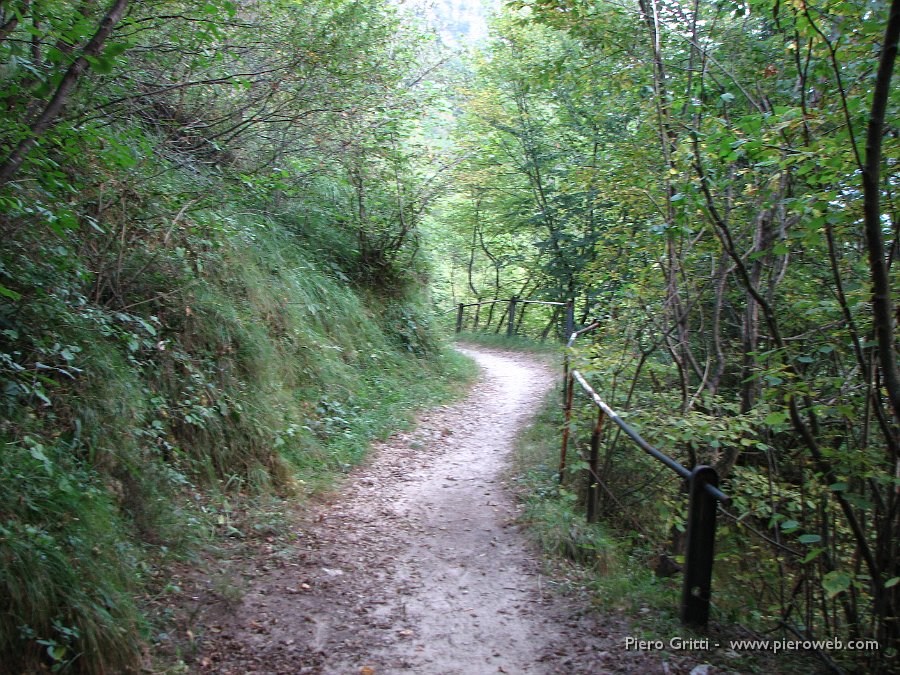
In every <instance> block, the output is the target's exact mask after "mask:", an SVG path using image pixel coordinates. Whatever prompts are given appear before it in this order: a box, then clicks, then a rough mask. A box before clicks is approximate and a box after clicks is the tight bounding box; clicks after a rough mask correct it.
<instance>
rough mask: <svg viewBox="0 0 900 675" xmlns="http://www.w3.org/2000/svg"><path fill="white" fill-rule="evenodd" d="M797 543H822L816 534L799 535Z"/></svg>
mask: <svg viewBox="0 0 900 675" xmlns="http://www.w3.org/2000/svg"><path fill="white" fill-rule="evenodd" d="M797 541H799V542H800V543H801V544H818V543H819V542H820V541H822V537H821V536H820V535H818V534H801V535H800V536H799V537H797Z"/></svg>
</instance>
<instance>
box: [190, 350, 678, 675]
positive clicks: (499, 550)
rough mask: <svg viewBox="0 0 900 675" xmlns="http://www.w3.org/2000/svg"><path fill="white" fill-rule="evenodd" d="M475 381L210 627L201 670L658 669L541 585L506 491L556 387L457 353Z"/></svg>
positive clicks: (498, 357) (329, 507)
mask: <svg viewBox="0 0 900 675" xmlns="http://www.w3.org/2000/svg"><path fill="white" fill-rule="evenodd" d="M463 351H464V352H465V353H466V354H468V355H469V356H471V357H472V358H474V359H476V361H477V362H478V364H479V365H480V367H481V369H482V378H481V380H480V382H479V383H478V384H477V385H476V386H475V387H474V389H473V391H472V393H471V394H470V395H469V396H468V397H467V398H466V399H465V400H463V401H460V402H459V403H457V404H455V405H452V406H441V407H439V408H436V409H433V410H432V411H430V412H428V413H426V414H425V415H423V416H421V417H420V421H419V425H418V427H417V428H416V429H415V430H414V431H411V432H408V433H406V434H399V435H396V436H394V437H392V438H391V439H390V440H389V441H387V442H385V443H383V444H380V445H379V446H378V447H376V448H375V450H374V451H373V453H372V456H371V460H370V462H369V464H368V465H367V466H363V467H360V468H359V469H357V470H355V471H354V472H353V474H352V475H351V477H350V480H349V481H348V483H347V485H346V486H345V488H344V489H343V490H342V495H341V496H340V497H338V498H336V499H335V500H334V501H333V502H332V503H330V504H325V505H323V506H321V507H320V508H319V509H318V510H317V512H316V513H314V515H313V517H312V518H311V520H310V522H309V523H308V524H307V525H306V526H304V527H303V528H302V530H301V531H300V532H299V534H300V535H301V539H300V541H301V543H300V544H299V545H298V546H297V547H296V548H294V549H291V550H289V551H287V552H285V553H282V554H280V555H279V556H277V557H276V558H274V559H271V560H268V561H266V567H267V568H269V569H268V571H267V572H265V573H264V574H262V575H261V576H260V577H259V578H258V579H257V580H255V581H254V582H253V584H252V585H251V587H250V588H249V589H248V592H247V593H246V594H245V595H244V597H243V599H242V602H241V603H240V604H239V605H238V606H237V608H236V609H235V610H234V611H233V612H232V613H229V614H227V615H223V616H222V617H220V618H219V621H218V623H217V624H216V625H215V626H211V627H210V629H209V630H208V632H207V634H206V637H205V639H204V641H203V650H202V653H201V655H202V658H200V659H198V663H199V664H200V671H201V672H216V673H241V674H243V673H291V674H294V673H336V674H337V673H340V674H351V673H362V674H364V675H373V674H379V675H380V674H382V673H415V674H416V675H430V674H434V675H437V674H440V675H451V674H458V675H480V674H481V673H485V674H487V673H566V674H572V673H604V672H617V673H619V672H640V673H649V672H664V671H665V670H667V668H666V666H665V665H663V664H661V663H660V662H659V661H657V660H656V659H653V658H651V657H650V656H648V655H647V654H640V653H633V652H625V651H624V650H623V649H622V637H623V633H624V631H625V630H626V629H625V627H623V625H622V624H621V620H619V619H615V618H610V619H608V622H609V623H608V624H606V625H600V623H599V622H600V621H601V619H599V618H598V617H596V616H595V615H591V614H584V613H583V611H579V608H578V607H576V606H574V605H573V604H571V602H570V601H567V600H565V599H562V598H561V597H559V596H558V595H556V594H554V592H552V591H550V590H548V583H547V580H546V579H544V578H543V577H542V575H541V571H540V562H539V553H538V552H537V551H536V550H534V548H533V546H532V545H531V544H529V542H528V541H527V540H526V538H525V536H524V535H523V534H522V533H521V532H520V531H519V527H518V526H517V525H516V524H515V520H516V505H515V503H514V501H513V499H512V497H511V495H510V494H509V491H508V490H506V489H505V487H504V486H503V477H504V474H505V471H504V469H505V462H506V461H507V455H508V454H509V453H510V451H511V450H512V439H513V437H514V435H515V432H516V431H517V430H518V429H520V428H521V427H522V426H523V425H524V424H526V423H527V421H528V419H529V418H530V416H531V415H533V414H534V412H535V411H536V409H537V407H538V406H539V405H540V403H541V401H542V399H543V397H544V395H545V393H546V392H547V391H549V389H550V388H551V387H552V386H554V384H555V383H556V382H557V378H556V377H555V374H554V373H552V372H551V371H550V369H549V368H547V367H546V366H544V365H542V364H540V363H538V362H536V361H534V360H533V359H530V358H528V357H527V356H524V355H522V354H513V353H506V352H497V351H491V350H486V349H482V348H478V349H475V348H467V349H464V350H463Z"/></svg>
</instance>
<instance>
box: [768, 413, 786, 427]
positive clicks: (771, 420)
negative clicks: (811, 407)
mask: <svg viewBox="0 0 900 675" xmlns="http://www.w3.org/2000/svg"><path fill="white" fill-rule="evenodd" d="M787 418H788V416H787V413H783V412H773V413H769V414H768V415H766V419H765V423H766V426H769V427H777V426H779V425H781V424H784V423H785V422H786V421H787Z"/></svg>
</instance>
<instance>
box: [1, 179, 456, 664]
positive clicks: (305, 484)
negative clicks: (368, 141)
mask: <svg viewBox="0 0 900 675" xmlns="http://www.w3.org/2000/svg"><path fill="white" fill-rule="evenodd" d="M157 187H159V186H157ZM234 207H235V205H234V204H231V205H229V204H226V205H225V206H223V207H221V208H219V209H212V208H210V209H208V210H205V211H198V212H194V213H193V214H192V216H191V220H190V222H189V223H187V224H186V225H185V226H184V227H181V228H178V230H177V231H176V232H175V233H173V230H174V229H175V228H174V227H173V228H171V229H169V233H168V234H165V232H164V231H162V232H161V231H159V229H158V228H157V229H156V230H155V231H154V230H152V229H151V228H149V227H147V228H146V230H145V231H143V232H141V237H140V238H139V239H138V240H137V243H136V244H135V245H133V246H130V247H129V248H128V249H127V250H125V249H124V248H123V249H120V250H118V251H116V250H115V247H113V249H112V251H113V253H112V254H110V255H107V256H106V257H105V258H104V257H103V256H102V255H100V254H99V253H98V247H99V246H100V245H102V243H103V238H102V237H101V235H100V234H99V233H96V232H92V231H90V229H87V230H86V231H78V232H77V233H75V232H69V233H67V234H68V239H67V240H64V241H54V238H53V237H51V238H50V240H49V241H50V244H49V245H48V244H47V241H48V239H47V238H46V237H39V236H37V235H30V234H29V233H27V232H24V233H23V232H19V233H17V238H16V240H15V241H14V242H12V244H11V245H10V247H9V248H8V249H7V251H6V252H5V254H4V260H3V264H4V270H3V271H4V273H5V277H6V278H7V279H14V280H16V281H17V283H11V282H10V281H8V280H7V281H6V282H5V283H6V285H7V287H9V288H14V289H16V294H17V295H18V294H20V295H21V297H17V298H14V299H11V298H7V299H6V302H5V303H4V307H3V312H2V323H3V325H2V328H3V344H2V346H3V350H2V351H3V352H4V354H3V356H4V358H5V359H6V361H5V363H6V365H7V366H8V368H6V369H5V371H4V373H5V378H6V379H5V387H6V396H5V402H4V405H5V408H6V410H5V415H4V418H5V419H4V421H3V422H2V425H0V439H2V442H3V447H4V450H3V453H4V457H3V462H2V464H0V595H2V598H0V599H2V605H3V608H4V611H3V613H2V615H0V663H3V664H4V667H5V668H7V669H9V670H8V671H6V670H5V671H4V672H23V671H28V670H29V669H34V668H36V667H38V665H39V664H41V663H43V664H44V666H47V667H51V668H55V669H56V670H57V671H63V672H66V671H69V670H71V671H76V672H126V671H129V670H130V669H132V668H135V667H137V666H138V665H139V663H140V662H141V660H142V658H143V657H142V650H143V649H144V646H145V645H146V644H147V643H148V641H149V640H150V639H151V636H152V635H155V632H154V631H153V629H152V628H153V627H152V625H151V623H150V622H149V621H148V619H147V615H146V607H145V604H144V601H145V599H146V598H149V597H150V596H153V597H155V598H156V599H157V600H158V598H159V595H160V594H161V593H163V594H164V593H166V592H170V591H171V592H173V593H175V592H177V589H174V588H171V587H170V586H169V585H167V584H166V582H165V581H164V579H165V577H166V574H165V569H166V566H167V565H168V564H170V563H172V562H173V561H175V560H184V559H188V558H191V557H192V556H194V555H196V554H197V553H198V552H199V551H202V550H204V549H209V547H210V546H211V545H214V544H215V542H216V540H217V538H219V537H225V536H230V535H234V534H235V531H234V530H235V528H234V527H233V524H232V523H231V521H230V516H229V514H230V513H231V512H232V510H233V509H234V508H235V504H236V503H237V502H238V501H241V500H243V501H244V502H245V503H247V504H251V505H252V503H253V502H254V500H265V499H267V498H272V497H279V496H280V497H282V498H288V499H291V500H298V499H303V498H304V497H305V496H307V495H309V494H312V493H315V492H317V491H320V490H322V489H325V488H327V487H328V486H329V485H331V484H332V483H333V479H334V477H335V476H337V475H339V474H340V473H341V472H343V471H345V470H346V469H348V468H349V467H350V466H352V465H353V464H354V463H356V462H358V461H359V460H360V459H361V458H362V457H363V455H364V453H365V451H366V448H367V445H368V443H369V442H370V441H371V440H372V439H375V438H380V437H384V436H385V435H387V434H388V433H390V432H391V431H392V430H394V429H395V428H397V426H398V425H402V424H404V423H405V421H406V420H409V419H410V417H411V412H412V411H413V410H414V409H416V408H419V407H422V406H426V405H429V404H430V403H433V402H435V401H438V400H442V399H444V398H446V397H448V396H450V395H451V394H452V392H453V390H454V388H455V387H457V386H458V384H459V383H460V382H462V381H463V380H465V379H466V378H467V377H470V376H471V375H472V372H471V369H470V368H471V367H470V366H469V365H468V362H466V361H465V360H464V359H462V357H460V356H458V355H456V354H454V353H452V351H451V350H448V349H446V348H445V347H444V346H443V345H442V344H441V343H440V341H438V340H437V339H436V338H435V335H434V334H433V332H432V330H431V328H430V326H429V318H428V314H427V312H426V311H425V310H424V309H423V307H424V301H423V300H422V299H417V298H416V297H415V293H416V292H415V285H414V284H411V285H410V286H409V287H408V289H407V290H405V291H402V292H396V290H395V291H394V292H392V293H386V292H378V291H376V290H372V289H371V288H366V287H363V286H361V285H359V284H352V283H350V282H349V279H348V276H347V274H345V272H348V273H349V269H348V268H345V269H342V264H344V262H345V258H346V257H347V255H348V254H347V250H346V249H344V248H342V247H343V246H344V245H345V244H346V243H347V242H343V241H341V240H339V239H336V238H335V236H334V235H333V234H332V233H329V232H327V231H325V230H324V229H322V230H314V229H311V228H310V226H309V225H308V224H306V225H305V226H302V227H301V226H300V225H298V222H300V221H301V219H300V217H299V216H298V217H296V218H294V217H293V216H292V215H291V214H290V213H283V214H280V215H279V216H277V217H265V216H263V215H252V214H244V215H238V216H235V215H234V214H233V211H232V210H231V209H234ZM304 228H305V229H304ZM124 231H125V226H124V225H123V233H124ZM130 234H131V233H130V232H129V235H130ZM124 236H125V235H124V234H123V240H124ZM107 245H108V244H107ZM98 261H99V263H98ZM101 265H102V266H105V267H102V266H101ZM10 371H14V376H11V375H10V374H9V373H10ZM248 526H249V527H252V519H251V521H248Z"/></svg>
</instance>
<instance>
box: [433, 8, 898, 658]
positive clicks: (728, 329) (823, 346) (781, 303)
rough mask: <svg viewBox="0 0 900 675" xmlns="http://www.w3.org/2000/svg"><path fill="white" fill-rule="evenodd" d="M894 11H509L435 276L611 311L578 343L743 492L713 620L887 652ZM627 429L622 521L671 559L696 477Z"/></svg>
mask: <svg viewBox="0 0 900 675" xmlns="http://www.w3.org/2000/svg"><path fill="white" fill-rule="evenodd" d="M894 4H895V5H896V4H897V3H894ZM889 13H890V17H891V18H890V21H888V16H889ZM898 27H900V16H898V8H897V7H893V8H891V7H889V6H888V5H887V4H886V3H882V2H855V1H852V0H851V1H847V2H833V3H824V4H823V3H818V4H815V3H805V2H804V3H779V2H769V1H768V0H766V1H761V2H757V1H756V0H751V1H750V2H717V3H700V2H680V1H673V2H669V1H665V2H659V1H657V0H636V1H635V2H633V3H615V2H604V1H601V2H595V1H581V0H571V1H570V0H534V1H532V0H522V1H520V2H514V3H512V5H511V6H509V7H507V9H506V11H505V12H504V13H503V15H502V16H501V17H500V18H499V19H498V21H497V22H496V24H495V26H494V33H493V40H492V42H490V44H489V45H488V46H487V47H486V48H485V50H484V51H483V53H482V54H481V55H480V56H476V59H475V61H474V63H473V66H472V67H473V74H472V77H471V78H470V83H469V85H468V87H467V89H466V90H465V92H464V94H465V105H464V118H463V120H462V121H461V123H460V134H459V135H460V139H461V140H460V142H461V143H462V144H463V145H465V146H466V147H468V148H469V150H470V152H469V154H468V155H467V158H466V161H465V165H464V168H463V170H462V171H461V172H460V173H461V176H460V179H459V180H460V183H459V189H458V190H457V191H456V192H455V194H454V195H453V196H452V197H451V198H448V200H447V202H446V212H445V213H446V214H447V215H446V217H445V219H444V221H443V222H444V223H445V224H446V227H447V228H449V229H451V230H452V232H453V233H454V234H453V235H452V236H453V237H454V239H453V241H452V243H449V244H447V245H446V246H447V248H448V249H449V248H454V247H455V248H456V249H457V250H458V251H459V252H458V253H457V255H456V256H455V258H454V257H451V256H448V262H447V264H446V265H445V267H444V269H443V276H442V279H441V281H442V284H443V285H441V286H439V288H440V289H441V291H442V292H443V293H444V297H446V299H447V300H448V301H449V300H451V299H452V301H454V302H461V301H471V299H483V298H492V297H494V298H496V297H500V298H504V297H509V296H510V295H522V294H525V293H527V294H532V295H538V296H540V295H543V296H544V297H552V298H553V299H572V300H574V301H575V302H576V305H577V307H578V312H577V314H578V315H579V318H580V320H581V321H582V322H586V321H587V320H588V319H589V318H593V317H596V318H598V319H600V321H601V322H602V324H603V328H602V329H601V330H600V331H599V332H598V334H597V335H596V337H595V340H594V343H593V344H589V345H587V346H584V345H583V346H582V347H580V348H579V349H578V358H579V359H580V360H581V364H582V365H581V367H582V369H583V370H584V371H585V372H589V373H591V376H592V378H593V379H594V381H595V383H596V386H597V388H598V390H599V391H600V392H601V393H602V394H603V396H604V397H605V398H606V399H607V400H608V401H609V402H610V403H611V404H613V406H614V407H616V408H618V409H620V410H622V411H623V412H624V413H626V414H627V415H628V416H629V418H630V419H631V420H632V421H633V422H634V423H636V424H637V425H638V426H639V427H641V428H642V429H643V430H644V432H645V433H646V435H647V436H648V437H649V438H651V439H652V440H654V441H656V442H657V443H659V445H660V446H661V447H663V448H664V449H665V450H666V451H669V452H672V453H674V454H676V455H677V456H678V457H679V458H680V459H681V460H683V461H684V462H685V463H686V464H688V465H690V466H693V465H697V464H711V465H714V466H715V467H716V468H717V469H718V471H719V473H720V474H721V475H722V476H724V477H727V479H728V480H727V482H726V485H727V488H728V490H729V491H730V492H731V493H732V494H734V495H735V500H734V504H733V506H732V507H731V508H730V509H729V513H728V515H723V518H725V522H726V524H727V526H726V528H725V530H724V536H723V537H722V539H721V541H720V547H719V555H718V562H717V571H716V578H717V581H716V589H717V590H716V600H715V602H716V603H717V605H718V607H719V610H720V613H719V616H720V617H721V618H725V619H728V620H739V621H742V622H744V623H746V624H748V625H750V626H752V627H753V628H755V629H764V630H780V631H783V632H784V633H785V634H786V635H788V636H790V637H795V636H815V637H826V638H827V637H830V636H842V637H845V638H847V637H875V638H877V639H878V640H880V641H881V645H882V649H881V651H879V652H878V653H877V654H872V655H869V656H865V657H861V658H871V663H870V665H871V666H879V667H887V666H886V664H887V663H888V661H885V659H888V660H889V659H892V658H895V657H896V654H897V649H898V647H900V632H898V623H897V621H898V615H900V614H898V612H900V583H898V582H900V568H898V560H900V558H898V555H897V553H898V551H897V546H898V543H900V493H898V482H897V467H898V466H900V464H898V461H900V456H898V441H900V436H898V415H900V408H898V405H900V402H898V398H897V396H898V393H900V391H898V389H897V366H896V358H895V356H896V343H895V335H894V323H895V317H894V312H895V305H894V304H893V303H894V299H895V295H896V291H897V288H898V283H897V282H898V277H897V269H898V264H897V255H898V246H900V236H898V234H900V232H898V228H900V222H898V219H897V209H898V206H900V203H898V201H897V199H898V195H897V185H898V184H897V181H898V174H897V171H898V168H900V162H898V160H900V152H898V151H900V141H898V138H900V131H898V129H897V128H896V120H897V119H898V113H900V97H898V88H897V87H896V86H894V87H890V85H889V79H890V74H891V71H892V68H893V64H892V62H891V59H892V58H893V56H894V55H895V53H896V46H897V45H896V40H897V30H898ZM448 304H449V303H448ZM492 319H494V320H495V317H492ZM481 321H482V325H483V321H484V317H481ZM587 426H588V428H589V427H590V424H588V425H587ZM607 433H608V435H607V437H606V440H605V445H604V450H603V452H604V453H605V458H604V461H603V472H602V475H601V477H600V480H601V481H602V482H603V483H604V489H603V491H602V492H603V494H604V500H605V505H604V508H605V510H606V513H607V515H608V517H610V518H612V519H614V520H617V521H618V522H619V523H620V524H622V525H625V526H626V527H627V528H628V529H632V530H634V531H635V532H636V534H637V535H639V536H640V537H641V539H642V541H646V538H647V537H649V538H650V540H651V541H652V542H654V544H653V546H651V548H654V547H655V553H660V552H665V551H668V552H669V553H671V554H673V555H674V556H675V557H676V559H677V556H678V555H679V554H680V553H681V551H680V543H679V540H680V535H679V533H678V532H677V527H680V523H681V522H682V517H683V515H682V513H681V511H682V508H683V498H682V496H681V495H679V494H678V492H679V490H678V486H677V485H675V484H673V483H672V482H666V480H665V479H664V478H663V477H658V478H657V479H656V480H649V479H648V477H649V476H653V475H654V474H656V472H657V468H655V467H654V466H653V465H652V464H646V465H645V464H644V460H643V458H641V457H640V456H638V455H636V454H635V451H634V450H633V449H632V448H630V447H629V446H628V445H627V444H626V443H624V442H620V436H618V435H616V434H614V433H612V432H611V431H608V432H607ZM648 461H649V460H648ZM660 485H669V486H670V487H667V488H660ZM667 490H668V491H667ZM635 523H639V524H642V525H641V527H636V526H635ZM648 523H653V525H652V526H648V525H647V524H648ZM642 545H643V544H642ZM652 552H654V551H651V553H652Z"/></svg>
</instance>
